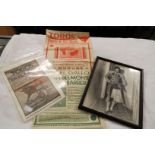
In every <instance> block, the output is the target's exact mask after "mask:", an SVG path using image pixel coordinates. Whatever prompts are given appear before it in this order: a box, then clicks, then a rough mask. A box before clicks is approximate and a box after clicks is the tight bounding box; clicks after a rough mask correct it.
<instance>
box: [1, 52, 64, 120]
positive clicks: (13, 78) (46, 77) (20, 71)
mask: <svg viewBox="0 0 155 155" xmlns="http://www.w3.org/2000/svg"><path fill="white" fill-rule="evenodd" d="M49 64H50V63H49V62H48V61H47V60H46V59H45V58H44V56H38V55H34V56H31V57H28V58H25V59H22V60H21V61H16V62H13V63H12V64H9V65H7V66H4V67H2V68H1V73H2V75H3V78H4V80H5V83H6V86H7V87H8V89H9V91H10V93H11V95H12V97H13V100H14V103H15V104H16V106H17V109H18V110H19V112H20V114H21V116H22V118H23V120H24V121H27V120H29V119H32V118H33V117H35V116H36V115H38V114H39V113H40V112H42V111H43V110H45V109H47V108H49V107H51V106H52V105H54V104H56V103H57V102H58V101H60V100H62V99H63V98H64V93H63V92H62V90H61V89H60V88H59V86H58V84H57V83H56V82H55V80H54V78H53V76H51V75H50V74H49V72H48V71H49Z"/></svg>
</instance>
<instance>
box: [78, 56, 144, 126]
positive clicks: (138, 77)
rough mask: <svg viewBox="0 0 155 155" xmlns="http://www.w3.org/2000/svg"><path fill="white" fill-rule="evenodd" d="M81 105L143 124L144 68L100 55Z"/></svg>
mask: <svg viewBox="0 0 155 155" xmlns="http://www.w3.org/2000/svg"><path fill="white" fill-rule="evenodd" d="M79 108H80V109H82V110H85V111H88V112H92V113H95V114H98V115H99V116H101V117H105V118H108V119H110V120H113V121H117V122H119V123H122V124H124V125H127V126H130V127H132V128H142V126H143V122H142V120H143V69H140V68H137V67H134V66H130V65H127V64H123V63H120V62H115V61H112V60H109V59H105V58H101V57H97V58H96V61H95V64H94V67H93V70H92V73H91V75H90V78H89V81H88V83H87V86H86V88H85V91H84V94H83V97H82V99H81V102H80V105H79Z"/></svg>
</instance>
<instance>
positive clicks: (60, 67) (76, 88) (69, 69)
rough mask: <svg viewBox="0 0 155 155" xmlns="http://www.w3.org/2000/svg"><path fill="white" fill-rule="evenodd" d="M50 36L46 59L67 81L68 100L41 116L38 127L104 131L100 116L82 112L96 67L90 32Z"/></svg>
mask: <svg viewBox="0 0 155 155" xmlns="http://www.w3.org/2000/svg"><path fill="white" fill-rule="evenodd" d="M46 35H47V39H46V46H45V52H46V57H47V58H48V59H49V60H50V61H51V62H52V63H53V65H54V68H55V69H56V70H57V71H59V72H60V74H61V75H62V79H63V80H65V81H66V82H67V87H66V90H63V91H64V93H65V94H66V98H65V99H64V100H63V102H62V101H61V103H60V104H56V105H55V106H54V107H52V108H49V109H48V110H46V111H44V112H43V113H41V114H40V115H38V116H37V117H36V118H35V120H34V127H36V128H104V127H105V124H104V121H101V120H100V119H99V118H98V117H97V116H96V115H94V114H90V113H87V112H84V111H81V110H79V109H78V105H79V103H80V100H81V96H82V94H83V91H84V88H85V86H86V84H87V80H88V78H89V74H90V72H91V68H92V46H91V42H90V38H89V33H84V32H64V31H47V34H46ZM57 80H58V79H57Z"/></svg>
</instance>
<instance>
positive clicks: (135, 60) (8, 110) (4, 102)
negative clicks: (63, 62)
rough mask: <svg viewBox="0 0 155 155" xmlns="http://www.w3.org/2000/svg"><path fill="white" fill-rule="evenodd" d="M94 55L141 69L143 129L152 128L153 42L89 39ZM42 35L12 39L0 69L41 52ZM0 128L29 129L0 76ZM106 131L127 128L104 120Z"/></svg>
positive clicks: (154, 121) (154, 124)
mask: <svg viewBox="0 0 155 155" xmlns="http://www.w3.org/2000/svg"><path fill="white" fill-rule="evenodd" d="M91 40H92V43H93V55H94V58H95V56H101V57H104V58H108V59H112V60H115V61H119V62H122V63H126V64H129V65H133V66H137V67H140V68H143V69H144V114H143V117H144V118H143V124H144V128H155V95H154V90H155V68H154V66H155V41H150V40H145V39H132V38H129V39H124V38H96V37H91ZM44 44H45V35H36V34H21V35H14V36H13V37H12V39H11V40H10V41H9V43H8V45H7V46H6V48H5V49H4V51H3V53H2V55H1V57H0V65H3V64H5V63H9V62H11V61H13V60H15V59H18V58H19V57H22V56H24V55H26V54H29V53H33V52H34V53H36V52H37V53H38V52H43V51H44ZM0 90H1V93H0V128H31V125H32V121H30V122H28V123H23V122H22V120H21V119H20V116H19V114H18V111H17V110H16V107H15V105H14V104H13V101H12V98H11V96H10V95H9V92H8V89H7V88H6V87H5V84H4V83H3V79H2V77H1V76H0ZM106 123H107V128H127V127H125V126H123V125H120V124H117V123H115V122H112V121H109V120H106Z"/></svg>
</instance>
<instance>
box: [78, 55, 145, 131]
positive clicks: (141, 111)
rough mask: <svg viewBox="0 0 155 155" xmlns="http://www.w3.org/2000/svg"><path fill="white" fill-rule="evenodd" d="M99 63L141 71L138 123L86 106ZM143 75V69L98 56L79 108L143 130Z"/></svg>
mask: <svg viewBox="0 0 155 155" xmlns="http://www.w3.org/2000/svg"><path fill="white" fill-rule="evenodd" d="M99 61H104V62H109V63H110V64H111V63H112V64H115V65H117V66H123V67H125V68H129V69H134V70H135V71H139V88H138V89H139V94H138V98H139V99H138V100H139V103H138V106H137V107H138V115H137V118H138V119H137V120H138V121H137V123H134V122H130V121H126V120H124V119H121V118H119V117H115V116H114V115H109V114H108V113H106V112H101V111H98V110H96V109H93V108H90V107H88V106H86V105H84V104H85V99H86V96H87V93H88V91H89V87H90V85H91V83H92V80H93V77H94V75H95V71H96V67H97V64H98V63H99ZM143 73H144V71H143V69H141V68H138V67H134V66H131V65H127V64H124V63H120V62H117V61H113V60H110V59H106V58H102V57H99V56H97V58H96V60H95V63H94V66H93V69H92V72H91V74H90V77H89V80H88V82H87V85H86V87H85V90H84V93H83V96H82V98H81V101H80V104H79V106H78V108H79V109H81V110H84V111H87V112H90V113H94V114H96V115H98V116H101V117H103V118H106V119H109V120H112V121H115V122H118V123H120V124H123V125H126V126H128V127H130V128H135V129H142V128H143V79H144V77H143V76H144V74H143ZM97 87H98V86H97ZM97 87H96V88H97ZM97 89H98V88H97ZM95 91H97V90H94V92H95Z"/></svg>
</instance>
